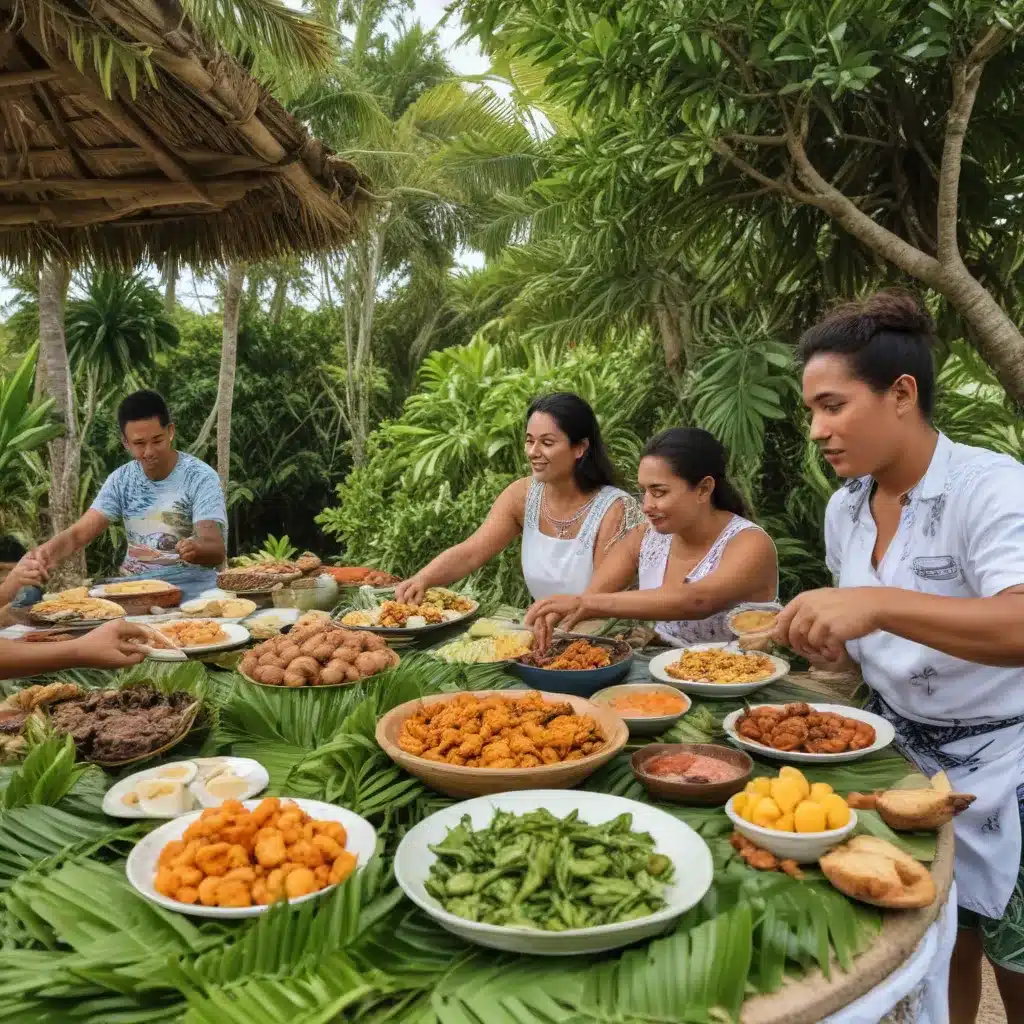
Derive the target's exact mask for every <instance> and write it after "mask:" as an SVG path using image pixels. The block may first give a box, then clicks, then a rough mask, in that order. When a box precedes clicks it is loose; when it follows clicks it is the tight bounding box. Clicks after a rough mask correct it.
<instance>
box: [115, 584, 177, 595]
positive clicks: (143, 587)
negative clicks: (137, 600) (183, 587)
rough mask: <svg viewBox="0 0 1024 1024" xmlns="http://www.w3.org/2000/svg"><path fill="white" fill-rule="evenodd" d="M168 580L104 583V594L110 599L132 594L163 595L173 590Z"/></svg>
mask: <svg viewBox="0 0 1024 1024" xmlns="http://www.w3.org/2000/svg"><path fill="white" fill-rule="evenodd" d="M171 589H172V587H171V584H170V583H168V582H167V581H166V580H125V582H123V583H104V584H103V593H104V594H106V595H107V596H108V597H127V596H128V595H131V594H162V593H164V592H165V591H168V590H171Z"/></svg>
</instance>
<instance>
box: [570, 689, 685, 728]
mask: <svg viewBox="0 0 1024 1024" xmlns="http://www.w3.org/2000/svg"><path fill="white" fill-rule="evenodd" d="M651 691H654V692H655V693H667V694H669V695H670V696H672V697H678V698H679V699H681V700H682V702H683V707H682V710H681V711H678V712H676V714H674V715H631V714H626V713H623V712H622V711H619V710H618V709H617V708H615V707H614V706H613V705H612V703H611V702H612V701H613V700H614V699H615V698H616V697H626V696H628V695H629V694H631V693H650V692H651ZM590 699H591V700H592V701H593V702H594V703H595V704H602V705H607V706H608V707H610V708H611V709H612V711H614V712H615V713H616V714H617V715H618V716H619V717H620V718H621V719H622V720H623V721H624V722H625V723H626V725H628V726H629V734H630V735H631V736H660V735H661V734H662V733H663V732H665V730H666V729H670V728H671V727H672V726H673V725H674V724H675V723H676V722H678V721H679V719H680V718H682V717H683V715H685V714H686V712H687V711H689V710H690V705H691V703H692V702H691V701H690V698H689V697H687V696H686V694H685V693H682V692H680V691H679V690H677V689H676V688H675V687H674V686H668V685H667V684H666V683H620V684H619V685H618V686H606V687H605V688H604V689H603V690H598V691H597V693H595V694H593V696H591V698H590Z"/></svg>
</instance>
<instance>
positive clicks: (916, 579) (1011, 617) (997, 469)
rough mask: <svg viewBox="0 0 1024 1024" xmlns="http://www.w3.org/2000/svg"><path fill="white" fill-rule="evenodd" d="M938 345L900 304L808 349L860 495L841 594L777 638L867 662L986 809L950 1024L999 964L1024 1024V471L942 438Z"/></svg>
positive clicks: (843, 528)
mask: <svg viewBox="0 0 1024 1024" xmlns="http://www.w3.org/2000/svg"><path fill="white" fill-rule="evenodd" d="M934 340H935V339H934V328H933V324H932V320H931V318H930V317H929V316H928V314H927V313H926V312H925V311H924V310H923V309H922V308H921V306H920V305H919V304H918V303H917V302H916V301H915V300H914V299H913V298H912V297H910V296H908V295H906V294H903V293H898V292H881V293H878V294H876V295H873V296H871V297H870V298H869V299H867V300H866V301H864V302H861V303H854V304H849V305H846V306H842V307H840V308H839V309H837V310H835V311H834V312H832V313H831V314H829V315H828V316H827V317H825V319H824V320H822V321H821V323H819V324H817V325H816V326H815V327H812V328H811V329H810V330H809V331H808V332H807V333H806V334H805V335H804V336H803V338H802V339H801V341H800V358H801V361H802V363H803V396H804V402H805V404H806V405H807V407H808V408H809V409H810V411H811V436H812V438H813V439H814V440H815V441H816V442H817V444H818V445H819V447H820V449H821V452H822V455H823V456H824V457H825V459H826V460H827V461H828V462H829V463H830V464H831V465H832V467H833V469H835V471H836V473H837V474H838V475H839V476H840V477H843V478H844V479H845V484H844V486H843V487H842V488H841V489H840V490H839V491H837V492H836V493H835V494H834V495H833V496H832V498H831V500H830V501H829V505H828V510H827V512H826V517H825V548H826V558H827V561H828V565H829V568H830V569H831V571H832V574H833V578H834V581H835V587H834V588H832V589H827V590H816V591H811V592H808V593H804V594H801V595H800V596H798V597H797V598H796V599H795V600H794V601H792V602H791V603H790V604H789V605H788V606H787V607H786V608H785V610H784V611H783V612H782V614H781V615H780V616H779V620H778V624H777V629H776V639H777V640H779V641H780V642H781V643H784V644H786V645H788V646H789V647H791V648H793V649H794V650H796V651H798V652H799V653H801V654H804V655H806V656H807V657H808V658H809V659H810V660H811V661H812V662H814V663H816V664H826V665H830V666H840V665H841V664H842V663H844V662H847V661H849V660H852V661H853V662H855V663H856V664H857V665H858V666H859V668H860V671H861V673H862V675H863V677H864V680H865V682H866V683H868V685H869V686H870V687H871V690H872V695H871V700H870V703H869V704H868V708H869V709H870V710H872V711H875V712H876V713H878V714H881V715H883V716H884V717H885V718H887V719H888V720H889V721H890V722H892V723H893V725H894V726H895V729H896V734H897V742H898V744H899V745H900V747H901V748H902V749H903V751H904V752H905V753H907V754H908V755H909V756H910V757H911V758H912V759H913V760H914V761H915V762H916V763H917V765H918V766H919V768H920V769H921V770H922V771H923V772H925V773H926V774H928V775H929V776H932V775H935V774H936V773H937V772H939V771H945V772H946V774H947V775H948V777H949V780H950V782H951V783H952V785H953V788H954V789H955V790H958V791H960V792H966V793H973V794H975V795H976V798H977V799H976V800H975V802H974V803H973V804H972V806H971V807H970V808H969V809H968V810H966V811H964V812H963V813H962V814H961V815H959V816H958V817H957V818H956V819H954V826H955V829H956V840H957V843H956V886H957V900H958V904H959V918H960V920H959V923H960V931H959V934H958V938H957V942H956V949H955V952H954V953H953V957H952V966H951V974H950V984H949V1010H950V1015H949V1019H950V1020H951V1021H952V1022H953V1024H972V1022H973V1021H974V1019H975V1017H976V1015H977V1011H978V1006H979V1002H980V997H981V962H982V961H981V958H982V955H985V956H987V957H988V959H989V960H990V961H991V963H992V965H993V967H994V968H995V974H996V980H997V982H998V985H999V991H1000V995H1001V996H1002V1000H1003V1004H1004V1006H1005V1008H1006V1017H1007V1020H1010V1021H1024V939H1022V934H1024V933H1022V931H1021V924H1020V922H1022V921H1024V868H1022V864H1024V858H1022V853H1021V850H1022V842H1021V835H1022V821H1024V671H1022V669H1021V666H1024V628H1022V625H1021V624H1022V622H1024V467H1022V466H1021V464H1020V463H1019V462H1017V461H1016V460H1015V459H1013V458H1010V457H1009V456H1007V455H1001V454H997V453H995V452H992V451H989V450H987V449H984V448H974V447H971V446H969V445H964V444H957V443H954V442H953V441H951V440H950V439H949V438H948V437H946V436H945V435H944V434H942V433H941V432H940V431H938V430H936V429H935V427H934V425H933V423H932V410H933V406H934V402H935V364H934V356H933V347H934ZM943 1009H944V1007H943ZM942 1019H945V1018H944V1017H943V1018H942Z"/></svg>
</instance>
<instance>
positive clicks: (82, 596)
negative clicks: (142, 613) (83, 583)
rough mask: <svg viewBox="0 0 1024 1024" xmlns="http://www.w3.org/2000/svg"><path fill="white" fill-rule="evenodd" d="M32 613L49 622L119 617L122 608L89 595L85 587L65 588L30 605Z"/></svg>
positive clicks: (122, 613)
mask: <svg viewBox="0 0 1024 1024" xmlns="http://www.w3.org/2000/svg"><path fill="white" fill-rule="evenodd" d="M30 611H31V613H32V614H33V615H37V616H39V617H40V618H42V619H48V620H49V621H51V622H75V621H78V620H82V619H85V620H89V619H119V618H121V617H122V616H123V615H124V613H125V612H124V609H123V608H122V607H121V606H120V605H119V604H114V602H113V601H105V600H104V599H103V598H102V597H90V596H89V591H88V590H87V589H86V588H85V587H75V588H73V589H72V590H65V591H63V592H62V593H60V594H57V595H56V596H53V597H44V598H43V600H42V601H39V602H37V603H36V604H34V605H32V608H31V609H30Z"/></svg>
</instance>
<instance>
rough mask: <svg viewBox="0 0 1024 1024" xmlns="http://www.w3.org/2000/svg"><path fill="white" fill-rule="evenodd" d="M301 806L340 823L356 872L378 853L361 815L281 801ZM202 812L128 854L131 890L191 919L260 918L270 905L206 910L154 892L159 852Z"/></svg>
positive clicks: (247, 802) (181, 819)
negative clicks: (345, 833)
mask: <svg viewBox="0 0 1024 1024" xmlns="http://www.w3.org/2000/svg"><path fill="white" fill-rule="evenodd" d="M286 801H287V802H291V803H294V804H298V805H299V807H300V808H302V810H304V811H305V812H306V813H307V814H309V815H311V816H312V817H313V818H315V819H317V820H319V821H340V822H341V823H342V825H344V826H345V831H346V832H347V833H348V841H347V842H346V843H345V849H346V850H348V851H349V853H351V854H353V855H354V856H355V857H356V859H357V861H358V863H357V866H356V870H357V871H358V870H359V869H360V868H364V867H366V863H367V861H368V860H369V859H370V858H371V857H372V856H373V854H374V852H375V851H376V849H377V832H376V830H375V829H374V827H373V826H372V825H371V824H370V823H369V822H368V821H367V820H366V819H365V818H360V817H359V815H358V814H355V813H354V812H352V811H350V810H347V809H346V808H344V807H336V806H335V805H334V804H325V803H321V802H320V801H319V800H301V799H299V798H298V797H294V798H293V797H282V799H281V802H282V803H285V802H286ZM243 803H244V805H245V806H246V807H247V808H248V809H249V810H253V809H255V808H256V807H258V806H259V803H260V801H259V800H244V801H243ZM201 813H202V811H193V812H192V813H191V814H183V815H181V817H179V818H175V819H174V820H173V821H169V822H167V824H166V825H161V826H160V827H159V828H158V829H154V830H153V831H152V832H150V833H149V835H148V836H146V837H145V838H144V839H140V840H139V841H138V842H137V843H136V844H135V846H134V848H133V849H132V852H131V853H130V854H128V861H127V863H126V864H125V874H127V876H128V881H129V882H130V883H131V885H132V888H134V889H135V890H136V891H137V892H139V893H141V894H142V895H143V896H145V897H146V899H147V900H150V901H151V902H152V903H156V904H157V905H158V906H161V907H163V908H164V909H165V910H173V911H175V912H177V913H179V914H188V915H189V916H190V917H219V918H222V919H226V920H237V919H238V918H241V917H259V915H260V914H263V913H265V912H266V911H268V910H269V909H270V906H271V905H268V906H258V907H204V906H202V905H201V904H198V903H179V902H178V901H177V900H172V899H170V898H169V897H167V896H162V895H161V894H160V893H158V892H157V891H156V889H154V888H153V882H154V881H155V880H156V867H157V861H158V860H159V858H160V851H161V850H162V849H163V848H164V847H165V846H166V845H167V844H168V843H169V842H170V841H171V840H172V839H180V838H181V837H182V836H183V835H184V834H185V829H187V828H188V827H189V825H191V824H192V822H193V821H196V820H197V819H198V818H199V815H200V814H201ZM333 888H334V886H333V885H329V886H327V888H326V889H321V890H320V891H319V892H311V893H310V894H309V895H308V896H299V897H298V899H294V900H289V901H288V902H289V904H291V905H293V906H294V905H295V904H297V903H305V902H306V901H307V900H312V899H316V898H317V897H318V896H322V895H323V894H324V893H326V892H330V891H331V889H333Z"/></svg>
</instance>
